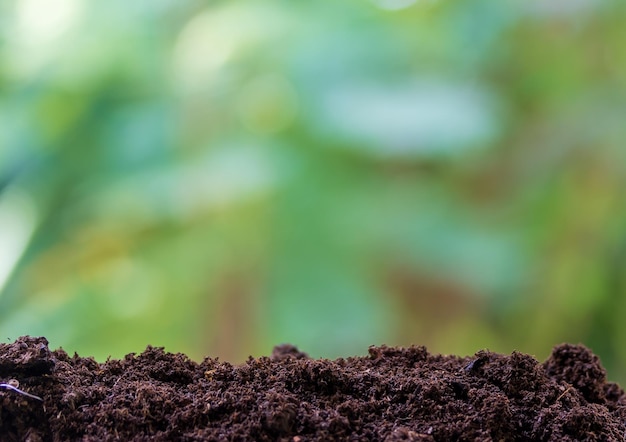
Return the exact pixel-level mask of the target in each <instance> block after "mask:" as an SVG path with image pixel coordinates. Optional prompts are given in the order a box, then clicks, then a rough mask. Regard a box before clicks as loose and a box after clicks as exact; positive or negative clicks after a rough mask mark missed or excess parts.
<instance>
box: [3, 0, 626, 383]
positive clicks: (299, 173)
mask: <svg viewBox="0 0 626 442" xmlns="http://www.w3.org/2000/svg"><path fill="white" fill-rule="evenodd" d="M623 14H624V7H623V6H622V5H621V4H620V3H619V2H611V1H602V2H587V1H583V2H554V3H545V2H541V1H524V2H522V1H517V2H500V1H497V0H477V1H474V2H463V1H448V0H440V1H427V0H422V1H414V2H411V1H409V0H407V1H401V0H376V1H374V0H372V1H371V2H367V1H362V0H350V1H342V2H335V1H330V0H328V1H318V2H286V1H274V2H265V1H264V2H260V1H248V2H210V3H207V4H201V3H200V2H196V1H193V0H177V1H169V0H160V1H150V2H148V1H143V2H132V4H131V3H128V2H121V1H110V2H86V1H81V0H54V1H50V2H37V1H34V0H19V1H18V0H15V1H7V2H4V3H3V5H2V6H1V7H0V17H1V18H0V29H1V30H2V35H1V37H0V38H1V39H2V40H1V44H0V61H1V63H0V91H1V92H0V93H1V96H0V242H1V244H2V250H0V290H2V291H1V292H0V333H2V335H3V336H6V337H9V338H15V337H17V336H18V335H21V334H30V335H45V336H46V337H48V338H49V339H50V341H51V343H52V345H53V346H59V345H62V346H63V347H64V348H66V349H67V350H69V351H74V350H76V351H79V352H80V353H81V354H85V355H87V354H93V355H95V356H96V357H98V358H99V359H103V358H105V357H106V356H108V355H109V354H111V355H113V356H116V357H119V356H121V355H123V354H124V353H126V352H137V351H140V350H142V349H143V347H145V345H147V344H153V345H164V346H165V347H166V348H167V349H168V350H170V351H183V352H186V353H188V354H190V355H192V356H193V357H195V358H198V359H199V358H201V357H202V356H204V355H207V354H211V355H219V356H221V357H223V358H226V359H229V360H233V361H240V360H242V359H243V358H245V357H246V356H247V355H248V354H250V353H252V354H267V353H268V352H269V351H270V348H271V346H272V345H273V344H276V343H280V342H283V341H288V342H293V343H295V344H297V345H298V346H300V347H301V348H302V349H303V350H305V351H308V352H310V353H311V354H312V355H314V356H326V357H334V356H339V355H342V356H346V355H350V354H355V353H362V352H363V351H364V349H365V348H366V347H367V346H368V345H370V344H375V343H383V342H385V343H389V344H411V343H416V344H426V345H428V346H429V348H430V349H431V350H432V351H436V352H444V353H463V354H467V353H473V352H475V351H476V350H478V349H481V348H485V347H488V348H490V349H492V350H497V351H503V352H509V351H511V350H513V349H518V350H521V351H526V352H531V353H533V354H536V355H537V356H538V357H545V356H547V354H548V352H549V349H550V348H551V347H552V346H553V345H554V344H557V343H559V342H562V341H572V342H583V343H585V344H587V345H589V346H590V347H591V348H592V349H594V350H595V351H597V352H598V353H599V354H600V355H601V356H602V357H603V360H604V362H605V363H606V365H607V366H608V367H609V369H610V374H611V376H612V377H613V378H619V373H620V372H623V368H624V367H626V350H624V349H626V342H624V338H623V337H624V336H626V333H624V330H622V328H623V327H624V326H623V325H622V324H623V321H622V320H621V316H623V314H624V312H626V296H625V295H626V280H625V277H624V274H626V272H625V270H626V208H625V207H626V206H624V204H623V201H622V200H623V195H622V194H623V189H624V188H625V187H624V186H625V184H626V183H625V181H626V150H624V149H623V147H622V146H621V144H622V140H624V139H625V138H626V133H625V132H626V125H624V124H623V122H622V119H623V118H622V116H623V113H624V109H625V108H626V100H625V97H624V94H623V93H622V92H621V91H623V90H626V89H625V87H624V86H625V85H624V75H623V72H625V71H626V51H625V50H624V43H623V42H624V41H626V35H625V34H626V28H624V26H623V23H622V21H621V18H623ZM620 370H621V371H620ZM622 380H623V379H622Z"/></svg>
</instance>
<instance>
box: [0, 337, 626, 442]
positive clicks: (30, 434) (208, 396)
mask: <svg viewBox="0 0 626 442" xmlns="http://www.w3.org/2000/svg"><path fill="white" fill-rule="evenodd" d="M0 383H2V388H0V435H1V437H0V439H1V440H3V441H31V442H38V441H66V440H67V441H75V440H80V441H108V440H111V441H113V440H119V441H148V440H149V441H213V440H214V441H220V440H230V441H252V440H254V441H293V442H305V441H333V440H337V441H339V440H341V441H344V440H359V441H361V440H363V441H368V440H372V441H388V442H391V441H500V440H505V441H623V440H626V397H625V396H624V392H623V391H622V390H621V389H620V387H619V386H617V385H616V384H613V383H609V382H607V381H606V373H605V371H604V369H603V368H602V366H601V364H600V362H599V360H598V358H597V357H596V356H595V355H594V354H593V353H592V352H591V351H590V350H588V349H587V348H585V347H582V346H574V345H567V344H564V345H560V346H557V347H555V348H554V350H553V352H552V355H551V356H550V357H549V358H548V360H547V361H545V362H544V363H539V362H538V361H537V360H535V359H534V358H533V357H531V356H529V355H526V354H521V353H515V352H514V353H513V354H511V355H500V354H495V353H490V352H479V353H477V354H476V355H474V356H472V357H464V358H461V357H456V356H440V355H431V354H429V353H428V352H427V350H426V349H425V348H424V347H410V348H391V347H384V346H383V347H371V348H370V349H369V355H368V356H365V357H353V358H347V359H337V360H334V361H330V360H316V359H310V358H309V357H307V355H306V354H304V353H302V352H300V351H298V349H296V348H295V347H293V346H290V345H282V346H278V347H276V348H275V349H274V352H273V353H272V355H271V356H270V357H261V358H258V359H252V358H251V359H249V360H248V362H247V363H245V364H242V365H239V366H234V365H231V364H229V363H226V362H220V361H218V360H216V359H212V358H207V359H205V360H204V361H202V362H200V363H197V362H194V361H191V360H190V359H188V358H187V357H186V356H185V355H182V354H170V353H166V352H164V351H163V349H160V348H153V347H148V348H147V349H146V350H145V351H144V352H143V353H141V354H139V355H128V356H126V357H125V358H124V359H122V360H109V361H107V362H104V363H98V362H96V361H95V360H93V359H91V358H82V357H79V356H77V355H74V356H72V357H70V356H68V355H67V354H66V353H65V352H64V351H63V350H55V351H51V350H50V349H49V348H48V341H47V340H46V339H45V338H33V337H22V338H20V339H18V340H17V341H15V342H14V343H11V344H0Z"/></svg>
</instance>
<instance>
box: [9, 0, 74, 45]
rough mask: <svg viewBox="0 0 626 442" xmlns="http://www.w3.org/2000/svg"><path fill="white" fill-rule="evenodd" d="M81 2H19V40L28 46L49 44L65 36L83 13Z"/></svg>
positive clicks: (51, 0) (23, 0)
mask: <svg viewBox="0 0 626 442" xmlns="http://www.w3.org/2000/svg"><path fill="white" fill-rule="evenodd" d="M81 6H82V4H81V2H80V0H19V1H18V2H17V8H16V11H17V23H18V32H19V38H20V40H21V41H22V42H24V43H27V44H34V45H37V44H48V43H50V42H51V40H54V39H56V38H58V37H60V36H61V35H63V34H64V33H65V32H66V31H67V30H68V29H69V28H70V27H71V26H72V25H73V24H74V23H75V22H76V20H77V18H78V16H79V13H80V12H81Z"/></svg>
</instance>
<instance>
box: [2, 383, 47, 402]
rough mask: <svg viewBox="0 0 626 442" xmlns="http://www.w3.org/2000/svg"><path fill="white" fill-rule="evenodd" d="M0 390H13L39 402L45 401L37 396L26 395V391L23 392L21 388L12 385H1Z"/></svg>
mask: <svg viewBox="0 0 626 442" xmlns="http://www.w3.org/2000/svg"><path fill="white" fill-rule="evenodd" d="M0 388H6V389H7V390H13V391H14V392H16V393H19V394H22V395H24V396H26V397H29V398H31V399H36V400H38V401H42V402H43V399H42V398H40V397H39V396H35V395H34V394H30V393H26V392H25V391H22V390H20V389H19V388H17V387H14V386H13V385H11V384H0Z"/></svg>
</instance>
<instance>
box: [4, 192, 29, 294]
mask: <svg viewBox="0 0 626 442" xmlns="http://www.w3.org/2000/svg"><path fill="white" fill-rule="evenodd" d="M35 225H36V216H35V206H34V204H33V202H32V200H31V198H30V197H29V196H28V195H27V194H26V193H24V192H22V191H20V190H18V189H15V188H13V189H8V190H5V191H4V193H3V194H0V291H2V289H3V288H4V286H5V285H6V283H7V281H8V279H9V277H10V276H11V274H12V273H13V270H14V269H15V266H16V265H17V263H18V261H19V259H20V258H21V257H22V255H23V254H24V251H25V250H26V247H27V245H28V242H29V241H30V238H31V236H32V234H33V232H34V230H35Z"/></svg>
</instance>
